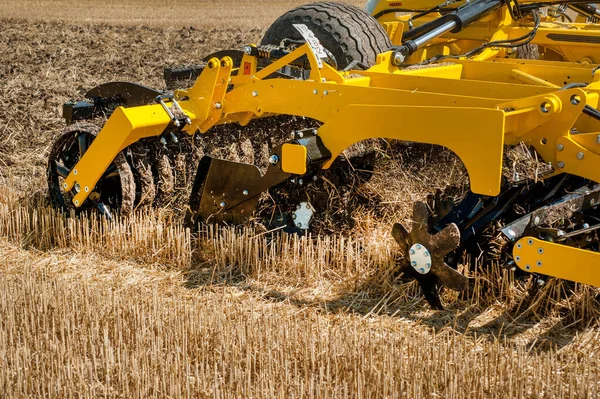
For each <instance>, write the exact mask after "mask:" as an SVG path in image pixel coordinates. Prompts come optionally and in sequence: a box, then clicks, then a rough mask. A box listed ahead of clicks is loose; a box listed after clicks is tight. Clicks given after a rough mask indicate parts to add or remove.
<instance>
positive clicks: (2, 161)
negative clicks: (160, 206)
mask: <svg viewBox="0 0 600 399" xmlns="http://www.w3.org/2000/svg"><path fill="white" fill-rule="evenodd" d="M152 3H156V4H152ZM359 3H362V2H359ZM295 4H297V3H295V2H292V1H275V2H266V1H261V2H245V1H244V2H242V1H239V2H226V1H214V2H204V1H194V2H191V1H190V2H172V3H169V4H168V5H164V3H159V2H117V1H110V2H103V3H99V2H91V1H77V2H75V1H22V2H18V3H15V4H11V5H10V6H8V5H1V6H0V18H1V19H0V23H1V26H2V28H1V29H0V83H1V84H0V93H1V94H0V98H1V99H2V107H1V108H0V365H1V367H0V392H3V394H4V395H3V396H5V397H44V396H47V397H65V396H78V397H79V396H81V397H98V396H107V397H131V396H136V397H150V396H156V397H167V396H170V397H186V396H187V397H215V398H220V397H265V398H272V397H412V398H415V397H456V398H463V397H597V396H598V394H599V392H598V387H597V381H598V380H599V378H598V377H599V376H600V371H599V369H598V361H597V356H596V354H597V353H598V349H599V346H600V340H599V339H598V334H599V333H600V328H599V327H598V325H597V315H598V308H599V307H598V303H597V301H596V299H595V297H596V295H597V291H596V290H595V289H591V288H589V287H575V288H573V287H572V286H570V285H568V284H565V283H562V282H550V283H548V284H546V286H544V287H542V290H541V292H540V291H536V290H535V289H534V288H535V286H534V283H533V282H532V281H514V279H513V278H512V276H511V275H510V273H508V272H506V271H504V272H500V271H499V270H498V269H493V270H491V271H487V272H485V273H481V274H478V275H477V286H476V288H475V289H474V291H473V294H472V296H471V297H468V298H463V297H457V296H456V295H453V294H451V293H447V294H446V295H445V298H444V299H445V301H446V302H447V304H448V308H447V310H445V311H440V312H432V311H430V310H429V308H428V306H427V305H426V303H424V301H423V300H422V299H421V296H420V295H419V293H418V290H417V289H416V287H415V285H414V284H403V285H402V284H399V283H398V282H397V281H395V280H394V270H395V269H394V267H395V262H394V257H395V256H396V255H397V254H396V253H395V250H394V246H393V244H392V242H391V239H390V237H389V229H390V226H391V223H393V222H394V221H406V218H407V217H408V213H409V210H410V204H411V203H412V201H414V200H417V199H422V198H423V197H424V196H425V195H426V194H427V193H428V192H431V191H432V190H433V189H435V188H438V187H443V186H444V185H445V184H446V181H445V180H446V178H447V175H446V174H444V175H440V174H439V173H437V174H436V173H435V171H436V169H439V168H444V169H443V170H444V171H447V170H455V171H456V173H455V174H454V175H452V177H451V179H450V180H452V181H459V180H460V179H461V178H462V176H461V173H460V168H458V167H457V166H456V165H455V164H453V163H452V162H454V161H453V160H452V159H451V158H450V157H448V156H447V154H446V155H444V158H443V159H441V160H440V158H439V153H438V152H436V150H434V149H432V148H425V149H424V148H417V149H410V148H409V149H407V150H406V151H405V152H403V153H401V154H400V155H398V156H397V157H392V158H389V159H388V158H383V160H382V161H381V166H382V167H383V168H384V170H385V171H386V174H385V175H377V176H376V178H375V180H374V182H373V183H372V184H373V185H376V187H378V188H380V187H382V183H387V184H385V190H382V192H381V195H382V196H383V197H384V198H387V199H388V200H389V206H390V208H389V211H388V218H387V219H386V221H385V222H383V223H381V222H374V221H369V220H365V221H363V224H361V225H360V226H359V228H358V229H357V234H355V235H354V236H344V237H339V236H328V237H322V238H320V239H318V240H314V241H307V240H297V239H296V238H289V237H288V238H285V237H283V238H281V239H280V240H279V241H276V242H271V241H267V240H266V238H265V237H263V236H260V235H258V234H257V233H255V232H252V231H247V232H243V233H240V232H231V231H224V232H222V233H220V234H217V233H214V232H213V233H210V232H207V233H206V234H205V235H203V236H202V237H200V238H199V239H195V238H192V237H190V236H189V235H188V234H187V233H186V232H185V231H184V230H182V229H181V227H180V225H179V224H178V223H177V221H174V220H172V219H170V218H169V216H168V215H167V216H165V215H164V214H163V213H161V212H158V211H157V212H143V213H139V214H136V215H134V216H133V217H132V218H130V219H123V220H118V221H117V222H116V224H115V225H112V226H106V225H104V224H103V222H102V221H89V222H88V221H85V220H84V221H81V220H72V219H70V220H65V219H64V218H62V217H61V216H59V215H56V214H54V213H53V212H52V210H48V209H46V208H45V207H44V203H45V198H46V188H45V165H44V162H45V158H46V156H47V154H48V149H49V146H50V144H51V143H52V141H53V140H54V139H55V138H56V136H57V135H58V134H59V132H60V131H61V130H62V128H63V127H64V125H63V121H62V119H61V116H60V109H61V108H60V106H61V104H62V103H63V102H64V101H66V100H68V99H70V98H72V97H77V96H79V89H80V88H90V87H92V86H94V85H96V84H98V83H102V82H106V81H110V80H131V81H136V82H140V83H142V84H146V85H149V86H153V87H162V85H163V82H162V77H161V76H162V68H163V67H165V66H173V65H181V64H188V63H194V62H197V60H199V59H201V58H202V57H203V56H204V55H206V54H208V53H210V52H212V51H214V50H217V49H223V48H232V47H233V48H239V47H241V46H243V45H244V44H246V43H248V42H255V41H257V40H259V39H260V37H261V35H262V33H263V32H264V30H265V29H266V28H267V26H268V24H269V22H270V21H271V20H273V19H275V18H276V17H277V16H278V15H279V14H280V13H281V12H282V11H283V10H285V9H288V8H290V7H292V6H293V5H295ZM449 162H450V163H451V165H450V166H448V163H449ZM366 190H369V187H367V188H366ZM566 293H568V294H566Z"/></svg>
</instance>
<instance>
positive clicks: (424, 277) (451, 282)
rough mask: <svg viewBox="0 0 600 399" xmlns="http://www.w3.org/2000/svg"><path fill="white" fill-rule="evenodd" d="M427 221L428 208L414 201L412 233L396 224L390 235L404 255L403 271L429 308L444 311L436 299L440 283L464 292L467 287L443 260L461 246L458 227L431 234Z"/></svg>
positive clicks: (465, 281)
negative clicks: (413, 279) (421, 293)
mask: <svg viewBox="0 0 600 399" xmlns="http://www.w3.org/2000/svg"><path fill="white" fill-rule="evenodd" d="M428 221H429V211H428V210H427V205H425V204H424V203H423V202H416V203H415V205H414V208H413V222H412V229H411V232H410V233H409V232H408V231H407V230H406V229H405V228H404V226H402V225H401V224H400V223H396V224H395V225H394V228H393V229H392V236H393V237H394V239H395V240H396V242H397V243H398V245H399V246H400V249H401V250H402V254H403V255H404V262H405V264H404V265H403V271H406V272H408V273H406V274H407V275H409V276H412V277H414V278H415V279H416V280H417V281H418V282H419V285H420V286H421V288H422V290H423V293H424V295H425V298H426V299H427V302H429V304H430V305H431V307H432V308H435V309H443V306H442V303H441V301H440V298H439V289H438V288H439V283H441V284H443V285H444V286H445V287H448V288H450V289H452V290H455V291H463V290H464V289H465V288H467V286H468V283H469V279H468V278H467V277H466V276H464V275H462V274H460V273H459V272H458V271H457V270H456V269H453V268H452V267H450V266H448V265H447V264H446V262H445V261H444V258H445V256H446V255H447V254H448V253H450V252H452V251H454V250H455V249H456V248H457V247H458V245H459V244H460V231H459V230H458V227H457V226H456V225H455V224H454V223H452V224H449V225H448V226H446V227H445V228H444V229H443V230H442V231H440V232H439V233H436V234H433V235H432V234H430V233H429V231H428Z"/></svg>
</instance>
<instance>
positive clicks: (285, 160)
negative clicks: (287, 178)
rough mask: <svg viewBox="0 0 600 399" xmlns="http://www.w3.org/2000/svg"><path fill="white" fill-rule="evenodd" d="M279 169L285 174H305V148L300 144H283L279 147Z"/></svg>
mask: <svg viewBox="0 0 600 399" xmlns="http://www.w3.org/2000/svg"><path fill="white" fill-rule="evenodd" d="M281 169H282V170H283V171H284V172H286V173H291V174H294V175H303V174H305V173H306V147H304V146H303V145H300V144H289V143H288V144H284V145H283V146H282V147H281Z"/></svg>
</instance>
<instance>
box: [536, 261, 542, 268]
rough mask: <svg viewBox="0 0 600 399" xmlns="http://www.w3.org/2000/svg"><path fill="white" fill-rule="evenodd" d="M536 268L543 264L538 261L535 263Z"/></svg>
mask: <svg viewBox="0 0 600 399" xmlns="http://www.w3.org/2000/svg"><path fill="white" fill-rule="evenodd" d="M535 264H536V265H537V267H542V265H543V263H542V261H541V260H538V261H537V262H536V263H535Z"/></svg>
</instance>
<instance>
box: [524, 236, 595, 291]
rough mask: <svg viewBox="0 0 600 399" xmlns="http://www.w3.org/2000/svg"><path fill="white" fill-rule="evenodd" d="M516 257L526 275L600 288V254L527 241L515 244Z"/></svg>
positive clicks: (542, 242)
mask: <svg viewBox="0 0 600 399" xmlns="http://www.w3.org/2000/svg"><path fill="white" fill-rule="evenodd" d="M513 257H514V259H515V263H516V264H517V266H519V268H520V269H522V270H525V271H526V272H529V273H540V274H544V275H546V276H552V277H557V278H562V279H565V280H569V281H575V282H578V283H583V284H590V285H594V286H596V287H600V252H592V251H587V250H583V249H579V248H574V247H569V246H566V245H561V244H556V243H552V242H548V241H542V240H539V239H537V238H534V237H524V238H522V239H520V240H519V241H517V243H516V244H515V246H514V248H513Z"/></svg>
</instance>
